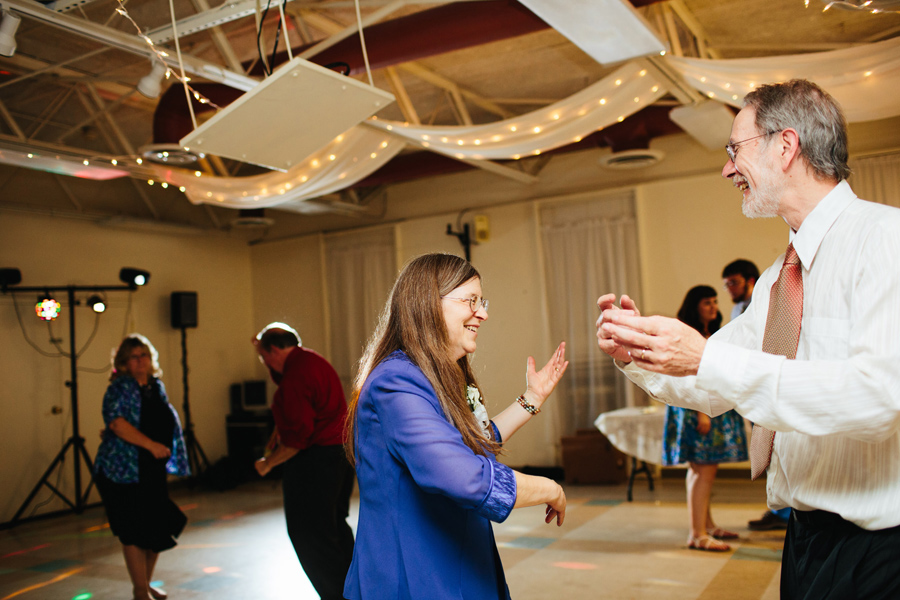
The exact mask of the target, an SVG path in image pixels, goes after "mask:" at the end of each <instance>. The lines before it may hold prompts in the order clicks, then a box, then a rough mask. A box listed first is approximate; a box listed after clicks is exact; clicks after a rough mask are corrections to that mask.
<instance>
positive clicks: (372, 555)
mask: <svg viewBox="0 0 900 600" xmlns="http://www.w3.org/2000/svg"><path fill="white" fill-rule="evenodd" d="M487 306H488V303H487V301H486V300H484V298H483V297H482V293H481V277H480V276H479V274H478V272H477V271H476V270H475V268H474V267H472V265H471V264H469V263H468V262H467V261H465V260H463V259H461V258H459V257H457V256H453V255H450V254H426V255H424V256H420V257H419V258H417V259H414V260H413V261H412V262H410V263H409V264H408V265H407V266H406V267H405V268H404V269H403V271H402V272H401V273H400V276H399V277H398V279H397V281H396V283H395V284H394V289H393V291H392V292H391V297H390V299H389V300H388V302H387V305H386V306H385V308H384V311H383V313H382V316H381V321H380V324H379V326H378V329H377V330H376V332H375V334H374V335H373V337H372V340H371V341H370V343H369V346H368V348H367V350H366V352H365V354H364V355H363V358H362V361H361V365H360V370H359V374H358V376H357V379H356V385H355V386H354V387H355V393H354V395H353V399H352V400H351V403H350V408H349V411H348V417H347V437H346V440H347V450H348V454H349V455H350V456H351V457H352V458H353V462H354V464H355V465H356V473H357V476H358V480H359V496H360V506H359V526H358V528H357V535H356V546H355V549H354V552H353V562H352V564H351V565H350V572H349V573H348V574H347V580H346V584H345V586H344V597H346V598H349V599H351V600H380V599H384V600H387V599H391V600H396V599H398V598H428V599H429V600H444V599H447V600H449V599H453V600H466V599H469V600H488V599H494V600H505V599H508V598H509V590H508V588H507V586H506V579H505V577H504V575H503V566H502V565H501V564H500V557H499V555H498V553H497V545H496V543H495V542H494V535H493V530H492V528H491V522H492V521H494V522H498V523H499V522H502V521H504V520H505V519H506V517H507V516H508V515H509V513H510V511H511V510H512V509H513V508H516V507H520V506H534V505H540V504H546V505H547V509H546V521H547V522H548V523H549V522H551V521H553V520H556V522H557V525H561V524H562V521H563V518H564V516H565V510H566V497H565V494H564V493H563V490H562V488H561V487H560V486H559V485H558V484H557V483H556V482H554V481H551V480H549V479H546V478H544V477H535V476H531V475H524V474H522V473H517V472H515V471H513V470H512V469H510V468H509V467H507V466H506V465H504V464H502V463H500V462H498V461H497V458H496V455H497V454H498V453H499V451H500V449H501V445H502V443H503V442H504V441H505V440H507V439H509V437H510V436H511V435H512V434H513V433H515V431H516V430H518V429H519V428H520V427H521V426H522V425H524V424H525V423H526V422H527V421H528V420H529V419H531V417H532V416H533V415H535V414H537V413H538V412H539V411H540V407H541V405H542V404H543V403H544V401H545V400H546V399H547V396H549V395H550V392H552V391H553V388H554V387H555V386H556V384H557V382H558V381H559V378H560V377H561V376H562V374H563V372H564V371H565V369H566V366H567V365H568V362H566V360H565V345H564V344H560V346H559V348H558V349H557V350H556V352H555V353H554V355H553V357H552V358H551V359H550V360H549V361H548V362H547V364H546V365H545V366H544V368H542V369H541V370H540V371H536V370H535V365H534V359H532V358H530V357H529V359H528V363H527V368H526V388H525V393H524V394H522V395H521V396H519V398H518V399H517V400H516V401H515V402H513V403H512V405H511V406H510V407H509V408H507V409H506V410H504V411H503V412H501V413H500V414H498V415H497V416H495V417H494V418H493V419H489V418H488V415H487V411H486V410H485V408H484V403H483V401H482V399H481V393H480V390H479V388H478V383H477V382H476V381H475V374H474V372H473V370H472V368H471V366H470V365H469V354H471V353H472V352H474V351H475V345H476V340H477V338H478V332H479V328H480V327H481V325H482V324H483V323H484V321H485V320H486V319H487V318H488V314H487Z"/></svg>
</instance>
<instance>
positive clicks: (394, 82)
mask: <svg viewBox="0 0 900 600" xmlns="http://www.w3.org/2000/svg"><path fill="white" fill-rule="evenodd" d="M384 74H385V77H387V80H388V83H389V84H390V86H391V91H392V92H393V93H394V96H395V97H396V98H397V106H399V107H400V112H401V113H403V118H404V119H406V121H407V122H408V123H413V124H414V125H421V124H422V121H421V120H420V119H419V113H417V112H416V107H415V106H413V103H412V100H410V99H409V94H408V93H406V87H405V86H404V85H403V82H402V81H400V76H399V75H398V74H397V69H395V68H394V67H387V68H385V70H384Z"/></svg>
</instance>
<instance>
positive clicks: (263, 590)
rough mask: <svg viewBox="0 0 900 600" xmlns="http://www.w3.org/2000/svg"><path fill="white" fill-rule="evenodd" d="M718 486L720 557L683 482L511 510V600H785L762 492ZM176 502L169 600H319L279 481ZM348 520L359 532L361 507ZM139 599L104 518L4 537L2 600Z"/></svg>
mask: <svg viewBox="0 0 900 600" xmlns="http://www.w3.org/2000/svg"><path fill="white" fill-rule="evenodd" d="M716 485H717V487H716V494H717V495H716V496H715V497H714V515H715V516H716V517H717V520H718V522H719V524H720V525H722V526H723V527H726V528H729V529H735V530H737V531H739V532H741V535H742V539H741V540H739V541H738V542H737V544H735V551H734V552H731V553H727V554H722V555H712V554H710V553H703V552H696V551H691V550H687V549H686V548H685V546H684V539H685V537H686V512H687V509H686V506H685V504H684V487H683V483H682V482H680V481H674V482H673V481H665V480H664V481H661V482H659V484H658V485H657V490H656V491H655V492H652V493H650V492H648V491H647V490H646V489H643V490H640V491H639V490H637V489H636V490H635V502H632V503H628V502H624V487H623V486H618V487H615V486H612V487H590V486H582V487H568V488H567V489H566V493H567V496H568V498H569V503H570V505H569V510H568V511H567V515H566V523H565V525H564V526H563V527H562V528H557V527H556V526H555V525H545V524H544V522H543V516H544V515H543V509H542V508H541V507H533V508H528V509H521V510H516V511H514V512H513V513H512V514H511V515H510V517H509V518H508V519H507V521H506V522H505V523H502V524H499V525H497V526H495V537H496V538H497V543H498V546H499V548H500V555H501V558H502V560H503V563H504V568H505V571H506V574H507V579H508V582H509V586H510V591H511V593H512V597H513V598H514V600H538V599H541V600H543V599H546V598H556V597H565V598H567V599H571V600H581V599H582V598H583V599H585V600H587V599H588V598H590V599H591V600H593V599H594V598H597V597H598V594H599V596H600V597H605V598H616V599H618V598H648V599H651V598H652V599H653V600H659V598H666V599H667V600H682V599H683V600H698V599H700V600H705V598H706V595H705V594H704V590H706V591H707V592H712V591H713V588H714V587H715V585H714V584H719V585H720V584H721V583H722V578H723V577H725V578H727V577H744V578H747V577H749V578H750V582H751V583H753V585H742V584H741V582H739V581H735V582H734V585H733V586H730V587H729V589H731V590H732V591H731V592H730V593H729V600H775V599H776V598H777V589H778V586H777V580H778V577H777V561H778V559H779V552H780V544H781V539H782V536H783V533H782V532H765V533H752V534H751V533H749V532H747V531H746V528H745V523H746V521H747V520H748V519H750V518H757V517H758V516H759V514H761V512H762V510H763V495H764V488H760V486H756V485H752V484H749V482H748V483H743V482H740V483H738V482H733V481H725V482H717V484H716ZM760 490H762V491H760ZM173 497H174V498H175V499H176V501H177V502H178V503H179V505H180V506H181V507H182V509H183V510H185V511H186V512H187V514H188V518H189V522H188V526H187V528H186V529H185V531H184V533H183V534H182V536H181V539H180V540H179V545H178V546H177V547H176V548H174V549H173V550H171V551H167V552H164V553H163V554H162V555H161V556H160V560H159V563H158V565H157V570H156V572H155V576H156V580H155V581H154V583H153V585H154V587H161V588H164V589H165V590H166V591H167V592H168V593H169V597H170V598H171V599H172V600H193V599H200V598H213V597H214V598H215V599H216V600H238V599H241V600H244V599H247V598H252V599H254V600H270V599H271V600H282V599H283V598H291V599H292V600H316V599H317V598H318V595H317V594H316V593H315V591H314V590H313V588H312V586H311V585H310V583H309V580H308V579H307V578H306V576H305V574H304V573H303V570H302V569H301V568H300V565H299V563H298V562H297V558H296V556H295V555H294V552H293V548H292V547H291V545H290V542H289V540H288V537H287V533H286V530H285V524H284V514H283V510H282V506H281V492H280V488H279V487H278V485H277V483H273V482H267V481H263V482H257V483H254V484H245V485H242V486H240V487H238V488H236V489H234V490H231V491H227V492H201V491H192V490H188V489H180V490H177V491H176V492H175V493H173ZM350 521H351V525H352V526H353V528H354V529H355V527H356V502H355V498H354V505H353V514H352V515H351V519H350ZM729 565H730V566H729ZM726 583H730V582H729V581H726ZM130 597H131V585H130V582H129V580H128V575H127V573H126V571H125V567H124V561H123V558H122V554H121V546H120V545H119V543H118V540H116V538H114V537H113V536H112V534H111V532H110V531H109V528H108V525H107V523H106V519H105V515H104V513H103V510H102V509H101V508H93V509H89V510H88V511H86V512H85V513H84V514H83V515H81V516H76V515H70V516H66V517H58V518H54V519H48V520H45V521H37V522H33V523H26V524H23V525H19V526H18V527H16V528H14V529H13V530H8V531H0V600H12V599H13V598H15V599H16V600H32V599H34V600H49V599H61V600H97V599H101V598H102V599H104V600H106V599H112V600H116V599H123V600H127V599H128V598H130Z"/></svg>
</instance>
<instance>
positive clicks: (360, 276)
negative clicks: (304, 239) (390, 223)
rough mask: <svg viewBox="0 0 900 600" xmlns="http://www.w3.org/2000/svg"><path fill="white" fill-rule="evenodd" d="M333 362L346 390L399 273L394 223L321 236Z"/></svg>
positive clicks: (349, 385) (348, 388)
mask: <svg viewBox="0 0 900 600" xmlns="http://www.w3.org/2000/svg"><path fill="white" fill-rule="evenodd" d="M325 265H326V275H325V277H326V280H327V284H326V287H327V290H328V306H329V312H330V322H331V362H332V365H334V368H335V370H336V371H337V373H338V375H339V376H340V378H341V382H342V383H343V384H344V388H345V390H347V391H349V390H350V387H351V384H352V382H353V377H354V376H355V375H356V368H357V364H358V363H359V359H360V357H361V356H362V353H363V350H364V348H365V344H366V342H367V341H368V339H369V337H370V336H371V335H372V333H373V332H374V331H375V325H376V323H377V321H378V316H379V314H380V313H381V309H382V308H383V307H384V303H385V301H386V300H387V297H388V294H389V293H390V290H391V286H392V285H393V283H394V279H395V278H396V277H397V262H396V252H395V246H394V228H393V227H387V228H379V229H373V230H370V231H363V232H353V233H343V234H333V235H329V236H326V237H325Z"/></svg>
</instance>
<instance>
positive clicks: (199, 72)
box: [3, 0, 259, 92]
mask: <svg viewBox="0 0 900 600" xmlns="http://www.w3.org/2000/svg"><path fill="white" fill-rule="evenodd" d="M3 5H4V7H6V8H7V10H12V11H13V12H15V13H16V14H18V15H22V16H24V17H27V18H29V19H32V20H34V21H38V22H40V23H44V24H46V25H50V26H53V27H56V28H58V29H62V30H63V31H68V32H69V33H73V34H75V35H79V36H81V37H83V38H86V39H90V40H94V41H96V42H100V43H103V44H106V45H108V46H112V47H113V48H118V49H119V50H123V51H125V52H130V53H132V54H137V55H139V56H145V57H147V58H156V56H157V55H156V52H155V51H154V49H153V48H152V47H151V46H150V45H149V44H148V43H147V42H146V41H145V40H144V39H142V38H140V37H138V36H136V35H131V34H127V33H123V32H121V31H118V30H116V29H112V28H110V27H105V26H103V25H99V24H97V23H92V22H91V21H85V20H84V19H76V18H74V17H70V16H68V15H64V14H59V13H56V12H53V11H52V10H49V9H47V8H44V7H43V6H42V5H40V4H38V3H37V2H34V1H33V0H3ZM168 54H169V56H167V57H166V58H165V59H164V60H165V62H166V64H167V65H169V66H170V67H172V68H173V69H179V62H178V59H177V57H175V51H174V50H173V51H170V52H169V53H168ZM181 59H182V62H183V63H184V68H185V71H187V72H188V73H190V74H191V75H196V76H199V77H203V78H205V79H208V80H210V81H215V82H217V83H223V84H225V85H227V86H229V87H233V88H235V89H238V90H243V91H245V92H246V91H249V90H251V89H253V88H254V87H256V86H257V85H258V84H259V81H258V80H256V79H253V78H251V77H247V76H246V75H244V74H242V73H236V72H234V71H230V70H228V69H225V68H224V67H222V66H221V65H217V64H214V63H211V62H208V61H205V60H202V59H200V58H197V57H194V56H191V55H189V54H183V53H182V55H181Z"/></svg>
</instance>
